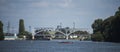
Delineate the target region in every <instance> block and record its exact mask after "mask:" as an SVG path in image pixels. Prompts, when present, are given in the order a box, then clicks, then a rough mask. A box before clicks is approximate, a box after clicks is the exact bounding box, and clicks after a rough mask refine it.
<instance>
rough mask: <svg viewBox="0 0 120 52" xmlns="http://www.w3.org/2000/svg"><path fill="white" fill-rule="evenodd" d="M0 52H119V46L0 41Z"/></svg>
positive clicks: (74, 42)
mask: <svg viewBox="0 0 120 52" xmlns="http://www.w3.org/2000/svg"><path fill="white" fill-rule="evenodd" d="M60 42H63V43H60ZM66 43H67V44H66ZM0 52H120V44H119V43H108V42H91V41H73V40H65V41H63V40H52V41H40V40H35V41H31V40H24V41H0Z"/></svg>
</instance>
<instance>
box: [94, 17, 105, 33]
mask: <svg viewBox="0 0 120 52" xmlns="http://www.w3.org/2000/svg"><path fill="white" fill-rule="evenodd" d="M102 23H103V20H102V19H96V20H95V21H94V23H93V24H92V28H93V34H94V33H96V32H98V31H99V32H102Z"/></svg>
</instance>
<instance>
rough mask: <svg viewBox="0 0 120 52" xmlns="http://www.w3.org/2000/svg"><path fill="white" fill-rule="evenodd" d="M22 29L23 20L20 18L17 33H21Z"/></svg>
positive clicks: (23, 29)
mask: <svg viewBox="0 0 120 52" xmlns="http://www.w3.org/2000/svg"><path fill="white" fill-rule="evenodd" d="M24 31H25V27H24V20H23V19H20V21H19V33H22V32H24Z"/></svg>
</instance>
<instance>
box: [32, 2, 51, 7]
mask: <svg viewBox="0 0 120 52" xmlns="http://www.w3.org/2000/svg"><path fill="white" fill-rule="evenodd" d="M32 6H33V7H48V6H49V3H48V2H34V3H32Z"/></svg>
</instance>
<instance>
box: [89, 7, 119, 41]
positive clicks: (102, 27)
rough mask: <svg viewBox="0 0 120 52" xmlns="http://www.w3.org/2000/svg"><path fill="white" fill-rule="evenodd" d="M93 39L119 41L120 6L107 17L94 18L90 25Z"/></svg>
mask: <svg viewBox="0 0 120 52" xmlns="http://www.w3.org/2000/svg"><path fill="white" fill-rule="evenodd" d="M91 26H92V28H93V34H92V35H91V39H92V40H93V41H107V42H120V7H119V8H118V11H116V12H115V14H114V15H113V16H110V17H108V18H107V19H104V20H103V19H96V20H95V21H94V23H93V24H92V25H91Z"/></svg>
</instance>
